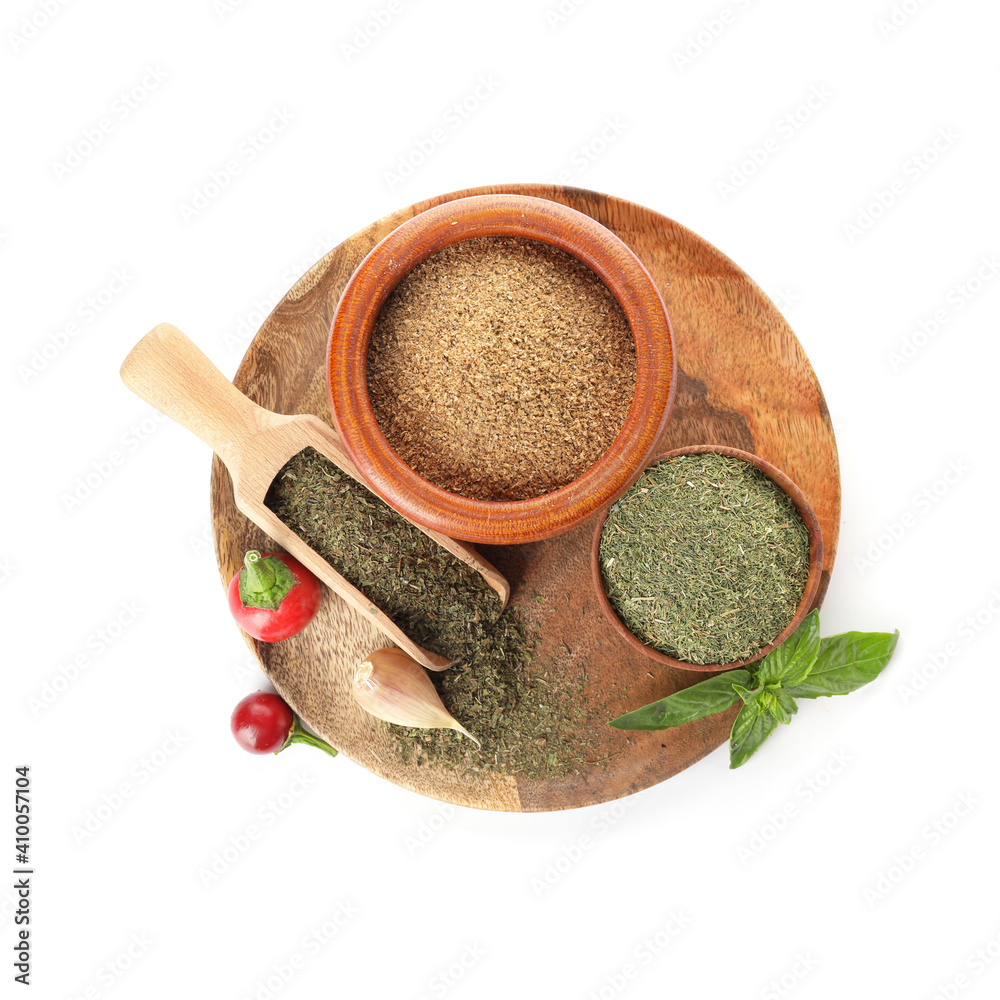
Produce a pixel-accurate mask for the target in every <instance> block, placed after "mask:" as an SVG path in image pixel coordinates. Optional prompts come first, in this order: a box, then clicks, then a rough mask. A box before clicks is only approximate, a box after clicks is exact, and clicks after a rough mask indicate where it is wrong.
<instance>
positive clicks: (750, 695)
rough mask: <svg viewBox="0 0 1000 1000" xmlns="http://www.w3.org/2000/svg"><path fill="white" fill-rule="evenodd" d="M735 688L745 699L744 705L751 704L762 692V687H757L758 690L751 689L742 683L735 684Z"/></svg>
mask: <svg viewBox="0 0 1000 1000" xmlns="http://www.w3.org/2000/svg"><path fill="white" fill-rule="evenodd" d="M733 690H734V691H735V692H736V693H737V694H738V695H739V696H740V698H742V699H743V704H744V705H749V704H750V702H752V701H754V700H755V699H756V698H757V696H758V695H759V694H760V688H757V690H756V691H749V690H747V689H746V688H745V687H743V685H742V684H734V685H733Z"/></svg>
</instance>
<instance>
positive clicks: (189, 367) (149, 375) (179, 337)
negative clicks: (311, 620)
mask: <svg viewBox="0 0 1000 1000" xmlns="http://www.w3.org/2000/svg"><path fill="white" fill-rule="evenodd" d="M121 376H122V381H123V382H124V383H125V384H126V385H127V386H128V387H129V388H130V389H131V390H132V391H133V392H134V393H135V394H136V395H137V396H140V397H142V398H143V399H144V400H146V402H147V403H151V404H152V405H153V406H155V407H156V408H157V409H158V410H160V411H162V412H163V413H165V414H166V415H167V416H168V417H170V418H172V419H173V420H176V421H177V423H179V424H181V426H183V427H186V428H187V429H188V430H189V431H193V432H194V433H195V434H197V435H198V437H200V438H201V439H202V441H204V442H205V443H206V444H208V445H209V446H210V447H211V448H212V449H213V450H214V451H215V453H216V454H217V455H218V456H219V458H221V459H222V461H223V462H224V463H225V466H226V468H227V469H228V470H229V474H230V476H231V477H232V480H233V496H234V499H235V501H236V506H237V507H238V508H239V509H240V510H241V511H242V512H243V513H244V514H245V515H246V516H247V517H248V518H249V519H250V520H251V521H253V523H254V524H256V525H257V526H258V527H259V528H261V529H262V530H263V531H266V532H267V534H268V535H270V536H271V538H273V539H274V540H275V541H276V542H277V543H278V544H279V545H281V546H283V547H284V548H285V549H287V550H288V552H290V553H291V554H292V555H293V556H294V557H295V558H296V559H298V560H299V562H301V563H302V564H303V565H304V566H307V567H308V568H309V569H310V570H312V572H313V573H315V574H316V576H318V577H319V578H320V579H321V580H322V581H323V582H324V583H325V584H326V585H327V586H328V587H329V588H330V589H331V590H332V591H333V592H334V593H335V594H337V595H338V596H339V597H341V598H343V599H344V600H345V601H346V602H347V603H348V604H349V605H350V606H351V607H352V608H354V609H355V610H356V611H359V612H361V614H363V615H364V616H365V617H366V618H367V619H369V620H370V621H372V622H374V623H375V624H376V625H377V626H378V627H379V628H380V629H382V631H383V632H384V633H385V634H386V635H387V636H388V637H389V639H391V640H392V641H393V642H394V643H396V645H397V646H399V647H400V649H402V650H404V651H405V652H407V653H408V654H409V655H410V656H412V657H413V658H414V659H415V660H417V661H418V662H419V663H422V664H423V665H424V666H425V667H428V668H429V669H431V670H444V669H446V668H447V667H449V666H451V664H452V663H453V662H454V661H451V660H446V659H444V658H443V657H441V656H438V655H436V654H435V653H431V652H428V651H427V650H426V649H422V648H421V647H420V646H418V645H417V644H416V643H415V642H413V640H412V639H410V638H408V637H407V636H406V634H405V633H404V632H402V631H401V630H400V629H399V628H398V627H397V626H396V625H395V623H394V622H393V621H392V620H391V619H390V618H389V617H388V616H387V615H386V614H384V613H383V612H382V611H381V610H380V609H379V608H377V607H375V605H374V604H372V602H371V601H369V600H368V598H367V597H365V595H364V594H362V593H361V591H359V590H357V589H356V588H355V587H353V586H352V585H351V584H350V583H348V582H347V580H345V579H344V578H343V577H342V576H341V575H340V574H339V573H338V572H337V571H336V570H335V569H334V568H333V567H332V566H331V565H330V564H329V563H328V562H327V561H326V560H325V559H323V558H321V557H320V556H319V555H317V553H316V552H314V551H313V550H312V549H311V548H310V547H309V546H308V545H306V543H305V542H304V541H302V539H301V538H299V536H298V535H296V534H295V532H294V531H292V530H291V528H289V527H288V526H287V525H286V524H284V523H283V522H282V521H281V520H279V519H278V517H277V515H276V514H274V512H273V511H271V510H269V509H268V508H267V507H265V506H264V498H265V497H266V496H267V491H268V489H270V486H271V483H272V482H274V479H275V477H276V476H277V474H278V473H279V472H280V471H281V469H282V467H283V466H284V465H285V463H286V462H287V461H288V460H289V459H290V458H291V457H292V456H293V455H297V454H298V453H299V452H300V451H302V449H303V448H306V447H312V448H315V449H316V451H318V452H320V454H322V455H325V456H326V457H327V458H328V459H329V460H330V461H331V462H333V463H334V465H336V466H337V467H338V468H340V469H342V470H343V471H344V472H346V473H347V474H348V475H349V476H351V477H352V478H353V479H356V480H357V481H358V482H359V483H361V484H362V485H365V484H364V482H363V481H362V479H361V477H360V475H359V473H358V470H357V469H356V468H355V467H354V465H353V464H352V463H351V460H350V459H349V458H348V457H347V454H346V452H345V451H344V448H343V445H342V444H341V443H340V439H339V438H338V437H337V435H336V432H335V431H334V430H333V429H332V428H331V427H329V426H328V425H327V424H325V423H323V421H322V420H320V419H319V418H318V417H315V416H313V415H312V414H306V413H297V414H294V415H291V416H287V415H284V414H280V413H272V412H271V411H270V410H265V409H264V408H263V407H262V406H258V405H257V404H256V403H254V402H253V401H252V400H250V399H248V398H247V397H246V396H244V395H243V393H241V392H240V391H239V390H238V389H237V388H236V387H235V386H234V385H233V384H232V382H230V381H229V380H228V379H226V377H225V376H224V375H223V374H222V372H220V371H219V370H218V368H216V367H215V365H213V364H212V362H211V361H209V360H208V358H207V357H205V355H204V354H202V352H201V351H200V350H199V349H198V348H197V347H196V346H195V345H194V344H193V343H192V342H191V341H190V340H189V339H188V338H187V337H185V336H184V334H183V333H181V332H180V330H178V329H177V328H176V327H174V326H171V325H170V324H169V323H161V324H160V325H159V326H158V327H156V328H155V329H153V330H151V331H150V332H149V333H147V334H146V336H145V337H143V338H142V340H140V341H139V343H138V344H136V345H135V347H133V348H132V350H131V351H130V352H129V355H128V357H127V358H126V359H125V361H124V362H123V363H122V368H121ZM411 523H412V522H411ZM417 527H418V528H419V527H420V525H417ZM420 530H421V531H423V532H424V534H426V535H427V536H429V537H430V538H433V539H434V541H435V542H437V543H438V545H440V546H442V547H443V548H445V549H447V550H448V551H449V552H451V553H452V554H453V555H454V556H456V557H457V558H459V559H461V560H462V562H464V563H467V564H468V565H469V566H471V567H472V568H473V569H475V570H476V571H477V572H479V573H480V574H481V575H482V577H483V579H484V580H485V581H486V582H487V583H488V584H489V585H490V586H491V587H492V588H493V589H494V590H495V591H496V592H497V593H498V594H499V595H500V600H501V602H502V605H503V607H506V605H507V598H508V597H509V596H510V585H509V584H508V583H507V581H506V580H505V579H504V578H503V577H502V576H501V575H500V573H498V572H497V570H496V569H494V568H493V567H492V566H491V565H490V564H489V563H488V562H487V561H486V560H485V559H483V558H482V557H481V556H480V555H479V553H478V552H476V550H475V549H473V548H472V547H471V546H469V545H467V544H465V543H464V542H459V541H456V540H455V539H454V538H449V537H448V536H447V535H441V534H439V533H438V532H436V531H428V530H427V529H425V528H420ZM376 541H377V540H376Z"/></svg>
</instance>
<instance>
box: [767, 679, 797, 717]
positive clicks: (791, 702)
mask: <svg viewBox="0 0 1000 1000" xmlns="http://www.w3.org/2000/svg"><path fill="white" fill-rule="evenodd" d="M798 710H799V706H798V705H796V704H795V699H794V698H793V697H792V696H791V695H790V694H789V693H788V692H787V691H785V690H784V689H783V688H775V690H774V702H773V704H772V705H771V714H772V715H773V716H774V717H775V719H777V720H778V722H780V723H782V724H783V725H788V723H789V722H791V721H792V716H793V715H794V714H795V713H796V712H797V711H798Z"/></svg>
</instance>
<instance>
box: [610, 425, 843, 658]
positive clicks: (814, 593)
mask: <svg viewBox="0 0 1000 1000" xmlns="http://www.w3.org/2000/svg"><path fill="white" fill-rule="evenodd" d="M708 452H715V453H717V454H719V455H728V456H729V457H730V458H742V459H743V461H745V462H749V463H750V464H751V465H754V466H756V467H757V468H758V469H760V471H761V472H763V473H764V475H765V476H767V477H768V478H769V479H770V480H771V481H772V482H774V483H775V484H777V485H778V486H780V487H781V489H782V490H784V491H785V493H786V494H787V495H788V496H789V498H790V499H791V501H792V503H794V504H795V509H796V510H797V511H798V513H799V517H801V518H802V523H803V524H804V525H805V526H806V531H808V533H809V575H808V577H806V586H805V590H804V591H803V592H802V600H801V601H799V604H798V607H797V608H796V609H795V615H794V616H793V618H792V620H791V621H790V622H789V623H788V625H787V626H786V627H785V628H784V630H783V631H782V632H781V634H780V635H778V637H777V638H776V639H775V640H774V642H771V643H769V644H768V645H766V646H762V647H761V648H760V649H759V650H758V651H757V652H756V653H755V654H754V655H753V656H749V657H747V658H746V659H745V660H734V661H733V662H732V663H688V662H687V661H685V660H678V659H676V658H675V657H673V656H668V655H667V654H666V653H661V652H660V651H659V650H658V649H653V647H652V646H647V645H646V643H644V642H643V641H642V640H641V639H640V638H638V637H637V636H636V635H635V634H634V633H633V632H630V631H629V630H628V629H627V628H626V627H625V624H624V623H623V622H622V620H621V619H620V618H619V617H618V615H617V614H616V613H615V610H614V608H612V607H611V602H610V601H609V600H608V595H607V594H606V593H605V590H604V579H603V577H602V575H601V561H600V549H601V533H602V532H603V530H604V522H605V521H606V520H607V517H608V510H605V511H604V512H603V513H602V514H601V515H600V517H599V518H598V521H597V527H596V529H595V531H594V542H593V545H592V547H591V554H590V565H591V572H592V573H593V577H594V588H595V590H596V591H597V603H598V604H599V605H600V606H601V610H602V611H603V612H604V614H605V617H606V618H607V619H608V621H609V622H611V624H612V625H613V626H614V628H615V630H616V631H617V632H618V634H619V635H620V636H621V637H622V638H623V639H624V640H625V641H626V642H627V643H628V644H629V645H630V646H631V647H632V648H633V649H636V650H638V651H639V652H640V653H645V655H646V656H648V657H649V658H650V659H652V660H656V662H657V663H666V664H668V665H669V666H671V667H679V668H680V669H681V670H704V671H719V670H732V669H733V668H734V667H745V666H746V665H747V664H748V663H755V662H756V661H757V660H759V659H761V658H763V657H765V656H767V654H768V653H770V652H771V650H772V649H774V648H775V647H776V646H779V645H781V643H783V642H784V641H785V640H786V639H787V638H788V637H789V636H790V635H791V634H792V633H793V632H794V631H795V630H796V629H797V628H798V627H799V625H800V624H801V623H802V619H803V618H805V616H806V615H807V614H809V612H810V611H811V610H812V608H813V607H814V606H815V605H816V604H817V603H818V602H817V597H818V596H819V587H820V579H821V577H822V575H823V533H822V532H821V531H820V527H819V521H818V520H817V518H816V514H815V512H814V511H813V509H812V506H811V505H810V503H809V501H808V500H807V499H806V497H805V494H804V493H803V492H802V490H800V489H799V488H798V486H796V485H795V483H793V482H792V481H791V479H789V478H788V476H786V475H785V474H784V473H783V472H782V471H781V470H780V469H778V468H776V467H775V466H773V465H772V464H771V463H770V462H766V461H764V459H762V458H760V457H759V456H757V455H751V454H750V453H749V452H747V451H740V449H739V448H724V447H721V446H719V445H714V444H701V445H693V446H691V447H688V448H674V449H673V450H671V451H667V452H663V453H662V454H659V455H656V456H655V457H654V458H653V459H652V460H651V461H650V462H649V463H648V465H647V468H648V467H649V466H652V465H655V464H656V463H657V462H661V461H663V460H665V459H669V458H677V457H678V456H680V455H704V454H706V453H708ZM610 506H611V505H610V504H609V505H608V508H609V509H610Z"/></svg>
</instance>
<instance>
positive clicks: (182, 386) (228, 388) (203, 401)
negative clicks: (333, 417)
mask: <svg viewBox="0 0 1000 1000" xmlns="http://www.w3.org/2000/svg"><path fill="white" fill-rule="evenodd" d="M121 376H122V381H123V382H124V383H125V385H127V386H128V387H129V388H130V389H131V390H132V391H133V392H134V393H135V394H136V395H137V396H139V397H141V398H142V399H144V400H146V402H147V403H150V404H151V405H153V406H155V407H156V408H157V409H158V410H160V411H161V412H162V413H165V414H166V415H167V416H168V417H170V418H171V419H172V420H176V421H177V423H179V424H180V425H181V426H182V427H186V428H187V429H188V430H189V431H191V432H193V433H194V434H197V435H198V437H200V438H201V439H202V441H204V442H205V443H206V444H207V445H208V446H209V447H210V448H211V449H212V450H213V451H214V452H215V453H216V454H217V455H218V456H219V458H221V459H222V461H223V462H225V463H226V466H227V467H228V468H229V469H230V471H231V472H232V471H233V468H232V463H233V460H234V459H235V458H236V457H237V456H238V454H239V453H240V451H242V448H243V444H244V442H246V441H248V440H252V438H253V435H254V434H255V433H256V432H258V431H259V430H260V429H261V427H262V420H261V416H262V415H263V414H264V411H263V410H262V409H261V408H260V407H259V406H258V405H257V404H256V403H254V402H253V401H252V400H249V399H247V397H246V396H244V395H243V393H242V392H240V391H239V389H237V388H236V387H235V386H234V385H233V383H232V382H230V381H229V379H227V378H226V377H225V375H223V374H222V372H220V371H219V369H218V368H216V367H215V365H213V364H212V362H211V361H209V360H208V358H207V357H206V356H205V355H204V354H202V352H201V351H200V350H199V349H198V348H197V347H196V346H195V344H194V342H193V341H191V340H190V339H189V338H188V337H185V336H184V334H183V333H181V331H180V330H178V329H177V327H175V326H171V325H170V324H169V323H161V324H160V325H159V326H157V327H154V328H153V329H152V330H150V331H149V333H147V334H146V336H145V337H143V338H142V340H140V341H139V343H138V344H136V345H135V347H133V348H132V350H131V351H129V353H128V357H126V358H125V360H124V361H123V362H122V367H121Z"/></svg>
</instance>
